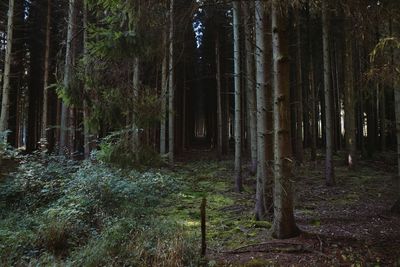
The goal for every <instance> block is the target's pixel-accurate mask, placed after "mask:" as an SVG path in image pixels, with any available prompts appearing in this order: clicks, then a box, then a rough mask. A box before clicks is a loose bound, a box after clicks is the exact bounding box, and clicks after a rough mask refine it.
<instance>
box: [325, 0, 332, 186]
mask: <svg viewBox="0 0 400 267" xmlns="http://www.w3.org/2000/svg"><path fill="white" fill-rule="evenodd" d="M328 14H329V11H328V3H327V1H323V2H322V39H323V40H322V41H323V54H324V92H325V125H326V130H325V139H326V159H325V179H326V184H327V185H334V184H335V176H334V170H333V121H332V86H331V77H330V75H331V66H330V64H331V61H330V49H329V15H328Z"/></svg>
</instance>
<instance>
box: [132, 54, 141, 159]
mask: <svg viewBox="0 0 400 267" xmlns="http://www.w3.org/2000/svg"><path fill="white" fill-rule="evenodd" d="M139 87H140V60H139V57H135V58H134V59H133V98H134V100H135V101H137V100H138V97H139ZM132 114H133V115H132V128H133V134H132V150H133V153H134V155H135V157H136V161H138V160H139V149H140V143H139V140H140V139H139V130H140V129H139V127H138V125H137V120H138V118H136V115H135V112H133V113H132Z"/></svg>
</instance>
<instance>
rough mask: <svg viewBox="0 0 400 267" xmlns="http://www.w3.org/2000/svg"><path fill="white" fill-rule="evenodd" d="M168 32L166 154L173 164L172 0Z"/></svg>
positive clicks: (172, 1)
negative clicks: (167, 135)
mask: <svg viewBox="0 0 400 267" xmlns="http://www.w3.org/2000/svg"><path fill="white" fill-rule="evenodd" d="M169 16H170V32H169V80H168V82H169V86H168V89H169V94H168V134H169V137H168V149H169V151H168V153H169V162H170V164H173V163H174V146H175V140H174V139H175V138H174V137H175V136H174V130H175V129H174V128H175V126H174V124H175V118H174V117H175V113H174V94H175V92H174V90H175V88H174V0H171V2H170V15H169Z"/></svg>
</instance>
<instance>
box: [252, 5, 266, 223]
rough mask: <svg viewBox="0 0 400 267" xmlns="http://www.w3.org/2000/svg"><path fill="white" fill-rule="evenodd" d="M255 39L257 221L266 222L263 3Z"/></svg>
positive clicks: (257, 9) (257, 7)
mask: <svg viewBox="0 0 400 267" xmlns="http://www.w3.org/2000/svg"><path fill="white" fill-rule="evenodd" d="M254 14H255V36H256V37H255V39H256V51H255V52H256V53H255V61H256V85H257V89H256V99H257V100H256V101H257V122H256V127H257V186H256V207H255V213H256V214H255V215H256V219H257V220H264V219H265V217H266V213H267V205H266V199H265V188H266V183H267V165H266V164H267V162H266V154H265V152H266V143H265V141H266V140H265V139H266V134H267V125H266V123H267V121H266V117H267V106H266V105H267V103H266V92H265V88H266V66H267V64H266V56H265V51H266V45H265V32H266V27H265V17H266V16H265V12H264V5H263V3H262V1H256V2H255V13H254Z"/></svg>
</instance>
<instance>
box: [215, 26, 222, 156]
mask: <svg viewBox="0 0 400 267" xmlns="http://www.w3.org/2000/svg"><path fill="white" fill-rule="evenodd" d="M219 46H220V42H219V35H218V33H217V38H216V41H215V65H216V74H215V75H216V76H215V80H216V81H217V127H218V142H217V145H218V157H219V158H221V156H222V102H221V60H220V49H219Z"/></svg>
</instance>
